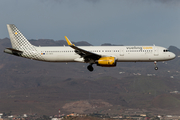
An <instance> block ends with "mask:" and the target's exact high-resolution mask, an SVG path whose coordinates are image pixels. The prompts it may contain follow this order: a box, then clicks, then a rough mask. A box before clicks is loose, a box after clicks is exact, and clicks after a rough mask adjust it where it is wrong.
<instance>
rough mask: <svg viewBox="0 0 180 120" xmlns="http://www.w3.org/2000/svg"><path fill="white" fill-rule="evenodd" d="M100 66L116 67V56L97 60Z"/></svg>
mask: <svg viewBox="0 0 180 120" xmlns="http://www.w3.org/2000/svg"><path fill="white" fill-rule="evenodd" d="M97 65H98V66H103V67H114V66H116V60H115V57H102V58H100V59H99V60H98V61H97Z"/></svg>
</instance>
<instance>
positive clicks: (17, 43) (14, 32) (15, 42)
mask: <svg viewBox="0 0 180 120" xmlns="http://www.w3.org/2000/svg"><path fill="white" fill-rule="evenodd" d="M7 29H8V32H9V36H10V40H11V44H12V48H14V49H17V50H25V49H26V50H27V49H28V50H29V49H30V50H33V49H34V46H33V45H31V43H30V42H29V41H28V40H27V39H26V38H25V37H24V35H23V34H22V33H21V32H20V31H19V30H18V29H17V27H16V26H15V25H13V24H7Z"/></svg>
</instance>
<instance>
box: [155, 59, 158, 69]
mask: <svg viewBox="0 0 180 120" xmlns="http://www.w3.org/2000/svg"><path fill="white" fill-rule="evenodd" d="M154 65H155V67H154V69H155V70H158V67H157V62H156V61H154Z"/></svg>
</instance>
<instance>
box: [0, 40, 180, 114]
mask: <svg viewBox="0 0 180 120" xmlns="http://www.w3.org/2000/svg"><path fill="white" fill-rule="evenodd" d="M30 42H31V43H32V44H34V45H37V46H39V45H40V46H47V45H52V46H54V45H55V46H57V45H66V42H65V41H64V40H59V41H53V40H30ZM74 44H76V45H79V46H80V45H91V44H89V43H87V42H84V41H83V42H77V43H74ZM6 47H11V44H10V41H9V39H8V38H5V39H1V40H0V51H2V52H0V101H1V102H0V106H1V107H0V112H9V111H13V113H21V114H23V113H38V114H56V113H57V111H58V109H61V111H62V113H69V112H83V113H89V112H95V111H101V112H102V113H103V112H104V113H107V112H109V113H111V112H113V113H118V111H119V110H120V109H124V108H142V109H143V108H144V109H148V110H154V108H158V109H167V110H169V111H172V110H174V107H175V106H177V107H176V111H177V112H179V111H180V107H179V106H180V102H179V101H180V96H179V94H176V95H174V94H173V95H172V94H170V92H171V91H180V87H179V86H180V81H179V76H180V68H179V67H178V66H179V64H180V60H179V57H177V58H176V59H174V60H172V61H168V62H159V63H158V67H159V70H158V71H155V70H154V63H124V62H122V63H118V65H117V67H114V68H104V67H97V66H95V65H94V68H95V70H94V71H93V72H89V71H88V70H87V69H86V66H87V65H88V64H83V63H49V62H40V61H34V60H29V59H25V58H20V57H16V56H13V55H9V54H5V53H3V50H4V49H5V48H6ZM169 49H170V50H171V51H172V52H174V53H176V55H177V56H178V55H180V50H179V49H178V48H176V47H174V46H170V47H169ZM172 76H173V77H172ZM164 99H165V100H164ZM162 100H164V102H161V101H162ZM67 106H69V107H67ZM17 108H18V109H17ZM72 108H74V109H72ZM109 108H111V111H108V110H109ZM172 112H173V111H172Z"/></svg>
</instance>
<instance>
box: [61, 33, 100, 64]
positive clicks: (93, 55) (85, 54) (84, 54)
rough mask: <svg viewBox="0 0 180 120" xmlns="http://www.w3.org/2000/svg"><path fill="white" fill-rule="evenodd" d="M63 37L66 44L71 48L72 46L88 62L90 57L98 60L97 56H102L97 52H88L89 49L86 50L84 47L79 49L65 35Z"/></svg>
mask: <svg viewBox="0 0 180 120" xmlns="http://www.w3.org/2000/svg"><path fill="white" fill-rule="evenodd" d="M64 37H65V39H66V41H67V43H68V45H69V46H70V47H71V48H73V49H74V50H75V52H76V53H77V54H79V55H80V56H81V57H83V58H84V60H85V61H87V62H88V61H89V60H90V59H93V60H98V59H99V58H101V57H102V56H101V55H99V54H96V53H93V52H90V51H87V50H84V49H81V48H79V47H77V46H75V45H74V44H72V43H71V41H70V40H69V39H68V38H67V37H66V36H64Z"/></svg>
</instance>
